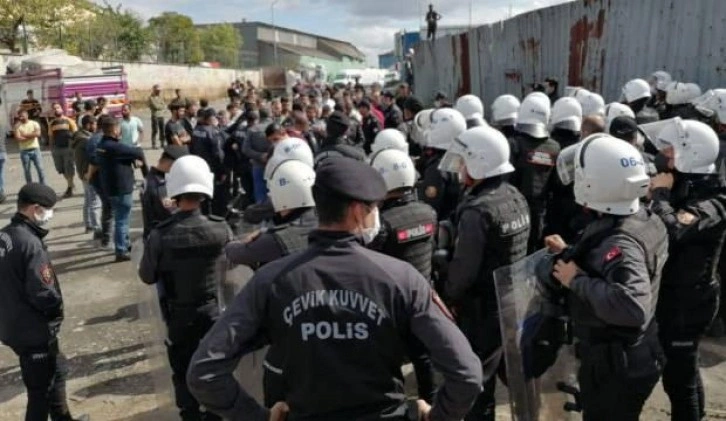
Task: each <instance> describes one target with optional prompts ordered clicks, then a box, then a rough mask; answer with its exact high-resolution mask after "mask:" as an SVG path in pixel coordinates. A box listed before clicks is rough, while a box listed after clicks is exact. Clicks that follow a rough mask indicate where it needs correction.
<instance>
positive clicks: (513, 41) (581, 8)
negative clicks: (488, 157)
mask: <svg viewBox="0 0 726 421" xmlns="http://www.w3.org/2000/svg"><path fill="white" fill-rule="evenodd" d="M661 69H663V70H666V71H668V72H670V73H671V74H672V75H673V77H674V79H676V80H681V81H685V82H696V83H698V84H700V85H701V87H702V88H703V90H704V91H705V90H706V89H710V88H717V87H726V0H689V1H684V0H578V1H575V2H570V3H565V4H562V5H559V6H553V7H549V8H545V9H539V10H535V11H532V12H529V13H526V14H522V15H519V16H516V17H514V18H512V19H509V20H506V21H503V22H498V23H495V24H491V25H485V26H482V27H479V28H475V29H472V30H471V31H469V32H468V33H465V34H461V35H456V36H448V37H442V38H439V39H437V40H436V41H435V42H433V43H430V42H421V43H419V44H417V46H416V54H415V56H414V71H415V87H416V90H417V93H418V95H419V96H421V97H422V99H425V100H428V99H430V97H431V96H433V94H434V93H435V92H436V91H438V90H443V91H445V92H447V93H448V94H450V95H452V96H459V95H463V94H466V93H473V94H476V95H479V96H480V97H481V98H482V100H483V101H484V103H485V104H487V106H488V105H490V104H491V102H492V101H493V100H494V99H495V98H496V97H497V96H499V95H502V94H505V93H511V94H515V95H517V96H519V97H521V96H522V95H523V94H524V93H526V92H527V86H528V85H530V84H532V83H533V82H537V81H543V80H544V79H545V78H546V77H548V76H554V77H556V78H558V79H559V80H560V91H561V93H562V91H563V90H564V86H566V85H571V86H583V87H585V88H587V89H591V90H596V91H598V92H601V93H602V94H603V96H604V97H605V100H606V101H607V102H610V101H614V100H617V99H618V97H619V96H620V90H621V88H622V85H623V84H625V82H627V81H628V80H630V79H633V78H636V77H643V78H646V77H647V76H648V75H650V74H651V73H652V72H653V71H655V70H661Z"/></svg>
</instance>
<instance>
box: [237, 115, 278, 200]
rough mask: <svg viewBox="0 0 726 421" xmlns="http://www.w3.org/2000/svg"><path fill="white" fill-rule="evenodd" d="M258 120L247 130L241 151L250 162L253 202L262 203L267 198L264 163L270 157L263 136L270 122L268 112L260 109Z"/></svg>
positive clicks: (269, 147) (268, 145) (265, 139)
mask: <svg viewBox="0 0 726 421" xmlns="http://www.w3.org/2000/svg"><path fill="white" fill-rule="evenodd" d="M259 117H260V121H259V123H257V124H255V125H253V126H252V127H251V128H250V129H248V130H247V137H246V138H245V141H244V144H243V145H242V153H244V154H245V156H247V157H248V158H249V159H250V162H252V179H253V181H254V196H255V203H262V202H264V201H265V199H266V198H267V186H265V178H264V173H265V164H267V159H268V158H269V157H270V152H271V145H270V142H268V141H267V137H266V136H265V129H266V128H267V126H269V125H270V124H272V120H271V119H270V117H269V112H268V111H267V110H265V109H261V110H260V116H259Z"/></svg>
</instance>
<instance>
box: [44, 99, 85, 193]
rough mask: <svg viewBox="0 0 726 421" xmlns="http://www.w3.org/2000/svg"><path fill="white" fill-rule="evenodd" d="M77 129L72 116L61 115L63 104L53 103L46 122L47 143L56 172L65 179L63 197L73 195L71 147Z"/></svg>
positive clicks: (72, 157)
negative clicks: (65, 186)
mask: <svg viewBox="0 0 726 421" xmlns="http://www.w3.org/2000/svg"><path fill="white" fill-rule="evenodd" d="M77 130H78V127H76V123H75V122H74V121H73V119H72V118H69V117H66V116H65V115H63V106H62V105H61V104H60V103H58V102H54V103H53V119H52V120H50V123H48V142H49V143H48V145H49V146H50V150H51V153H52V155H53V164H54V165H55V170H56V171H58V174H61V175H62V176H63V177H64V178H65V179H66V183H67V185H68V187H67V188H66V191H65V193H63V197H66V198H67V197H71V196H73V189H74V187H75V186H74V183H73V177H74V175H75V168H74V155H73V149H71V139H73V133H75V132H76V131H77Z"/></svg>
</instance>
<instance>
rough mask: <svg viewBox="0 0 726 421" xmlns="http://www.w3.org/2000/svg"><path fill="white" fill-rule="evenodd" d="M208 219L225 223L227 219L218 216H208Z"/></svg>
mask: <svg viewBox="0 0 726 421" xmlns="http://www.w3.org/2000/svg"><path fill="white" fill-rule="evenodd" d="M207 219H209V220H210V221H214V222H225V221H226V219H225V218H224V217H221V216H218V215H207Z"/></svg>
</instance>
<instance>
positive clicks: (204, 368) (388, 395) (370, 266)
mask: <svg viewBox="0 0 726 421" xmlns="http://www.w3.org/2000/svg"><path fill="white" fill-rule="evenodd" d="M385 195H386V187H385V183H384V181H383V178H382V177H381V175H380V174H379V173H378V172H377V171H375V170H374V169H373V168H371V167H370V166H369V165H367V164H365V163H363V162H360V161H356V160H353V159H350V158H341V157H330V158H327V159H325V160H324V161H323V162H321V163H320V164H319V165H318V168H317V171H316V179H315V185H314V187H313V196H314V198H315V203H316V206H317V210H318V219H319V229H318V230H316V231H314V232H313V233H312V234H311V236H310V245H309V246H308V248H307V249H306V250H305V251H303V252H300V253H297V254H293V255H290V256H287V257H284V258H282V259H280V260H277V261H275V262H272V263H269V264H267V265H265V266H264V267H263V268H262V269H260V270H258V271H257V273H256V274H255V276H254V277H253V278H252V279H251V280H250V281H249V282H248V283H247V285H246V286H245V288H244V289H243V290H242V291H241V292H240V294H239V295H237V297H236V298H235V301H234V303H232V305H231V306H229V307H227V311H226V312H225V313H224V314H223V315H222V318H221V319H220V321H219V322H218V323H217V324H216V325H215V326H214V327H213V328H212V330H211V331H210V332H209V335H207V337H206V338H205V340H204V341H202V343H201V345H200V347H199V349H198V350H197V352H196V353H195V355H194V358H193V362H192V364H191V366H190V370H189V374H188V376H187V380H188V383H189V386H190V389H191V390H192V392H193V393H194V395H195V396H196V397H197V398H198V399H199V401H200V402H201V403H203V404H204V406H205V407H206V408H208V409H209V410H211V411H213V412H216V413H218V414H219V415H221V416H223V417H225V418H227V419H250V420H268V419H270V415H272V417H279V416H280V415H281V413H286V412H287V411H289V413H290V418H292V419H303V418H311V419H320V418H326V419H331V420H352V419H358V420H363V419H391V420H401V421H403V420H405V419H410V418H407V415H406V414H407V408H408V407H409V406H408V405H407V404H406V401H405V395H404V393H403V387H402V386H403V377H402V375H401V371H400V366H401V363H402V362H403V360H404V356H405V354H406V351H407V347H406V343H405V341H404V338H407V337H410V336H415V337H416V338H418V339H420V340H421V341H422V342H423V343H424V345H425V346H426V348H427V349H428V350H429V351H430V352H431V356H432V360H433V361H435V362H436V363H437V369H438V370H439V371H441V373H442V374H443V376H444V383H443V385H442V386H441V388H440V389H439V393H437V394H436V398H435V400H434V403H433V407H429V406H428V404H426V403H425V402H423V401H419V402H417V405H413V408H412V409H413V411H412V412H413V414H412V415H413V416H414V417H415V418H416V419H421V418H419V417H421V416H423V417H424V419H428V417H430V419H436V420H451V421H453V420H459V419H461V417H462V416H464V414H465V413H466V411H467V410H468V408H469V406H470V405H471V402H472V401H473V399H474V397H475V395H476V394H477V393H478V392H479V388H480V382H481V370H480V367H479V361H478V359H477V358H476V356H475V355H474V354H473V353H472V352H471V348H470V347H469V346H468V345H467V343H466V339H465V338H464V336H463V335H462V334H461V332H460V331H459V330H458V329H457V328H456V326H455V325H454V324H453V322H452V321H451V320H450V319H449V318H448V317H447V314H448V310H446V307H445V306H443V304H442V303H441V300H440V299H438V297H437V296H436V295H435V294H433V292H432V290H431V287H430V286H429V284H428V282H427V281H426V279H425V278H424V277H423V276H421V275H420V274H419V273H418V272H417V271H416V270H415V269H414V268H413V267H412V266H411V265H410V264H408V263H405V262H402V261H400V260H397V259H394V258H391V257H389V256H385V255H383V254H380V253H378V252H375V251H372V250H369V249H367V248H365V247H364V245H365V244H370V242H371V241H373V239H374V238H375V237H376V235H377V233H378V231H379V229H380V222H379V219H378V208H377V206H376V203H377V202H379V201H380V200H382V199H383V198H384V197H385ZM267 343H271V344H272V346H273V347H274V346H276V345H278V344H282V345H284V347H283V349H284V352H285V355H284V358H283V360H282V361H284V365H283V367H281V368H282V372H283V376H284V379H285V384H286V387H287V390H286V397H285V402H278V403H277V404H275V405H274V406H273V408H272V409H271V410H269V411H268V410H265V409H264V408H262V407H260V406H259V405H258V404H257V403H256V402H255V401H254V400H253V399H251V398H250V397H249V396H248V395H247V393H246V392H245V391H244V389H241V388H240V386H239V384H238V383H237V381H236V380H235V377H234V376H233V371H234V370H235V368H236V366H237V362H238V361H239V359H240V358H241V357H242V356H243V355H245V354H247V353H249V352H251V351H253V350H254V349H256V348H259V347H260V346H264V345H265V344H267ZM416 407H418V408H416ZM416 412H418V414H417V413H416ZM272 419H277V418H272Z"/></svg>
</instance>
